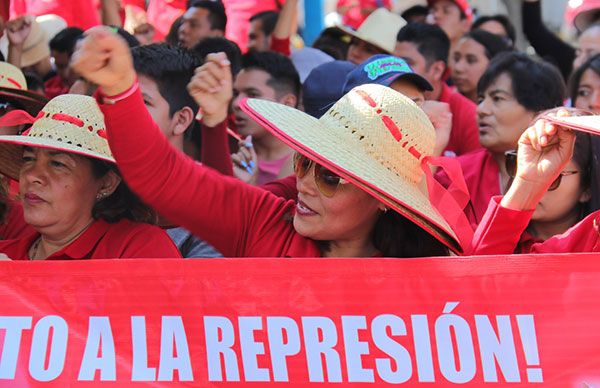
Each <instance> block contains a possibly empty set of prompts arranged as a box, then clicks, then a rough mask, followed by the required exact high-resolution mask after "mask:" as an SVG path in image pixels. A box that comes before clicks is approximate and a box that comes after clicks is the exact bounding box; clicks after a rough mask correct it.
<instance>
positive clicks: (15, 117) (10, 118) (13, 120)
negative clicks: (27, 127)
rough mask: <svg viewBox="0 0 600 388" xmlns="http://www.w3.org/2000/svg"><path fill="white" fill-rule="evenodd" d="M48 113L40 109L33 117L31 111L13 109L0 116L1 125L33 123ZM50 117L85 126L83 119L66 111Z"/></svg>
mask: <svg viewBox="0 0 600 388" xmlns="http://www.w3.org/2000/svg"><path fill="white" fill-rule="evenodd" d="M45 115H46V112H44V111H40V113H38V114H37V116H35V117H33V116H31V115H30V114H29V113H27V112H26V111H24V110H20V109H17V110H13V111H10V112H8V113H7V114H5V115H4V116H2V118H0V126H1V127H4V126H6V127H10V126H13V125H23V124H33V123H35V122H36V121H37V120H39V119H41V118H43V117H44V116H45ZM49 118H50V119H52V120H56V121H65V122H67V123H69V124H73V125H76V126H78V127H83V125H84V123H83V120H81V119H78V118H77V117H74V116H71V115H68V114H65V113H54V114H52V115H51V116H49Z"/></svg>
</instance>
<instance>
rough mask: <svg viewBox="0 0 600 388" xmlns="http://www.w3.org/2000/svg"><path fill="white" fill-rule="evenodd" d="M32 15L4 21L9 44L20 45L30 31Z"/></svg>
mask: <svg viewBox="0 0 600 388" xmlns="http://www.w3.org/2000/svg"><path fill="white" fill-rule="evenodd" d="M32 22H33V16H20V17H18V18H16V19H13V20H9V21H8V23H6V35H7V37H8V41H9V42H10V44H12V45H14V46H21V45H23V43H25V40H26V39H27V37H28V36H29V34H30V33H31V23H32Z"/></svg>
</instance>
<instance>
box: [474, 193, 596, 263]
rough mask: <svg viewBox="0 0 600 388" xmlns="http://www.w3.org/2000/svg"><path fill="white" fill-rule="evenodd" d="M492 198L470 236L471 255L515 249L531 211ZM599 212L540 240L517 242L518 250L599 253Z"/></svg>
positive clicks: (522, 251)
mask: <svg viewBox="0 0 600 388" xmlns="http://www.w3.org/2000/svg"><path fill="white" fill-rule="evenodd" d="M501 199H502V198H501V197H500V196H497V197H494V198H493V199H492V200H491V201H490V204H489V208H488V210H487V212H486V213H485V217H484V218H483V220H482V221H481V223H480V224H479V226H478V227H477V230H476V231H475V235H474V237H473V244H472V247H471V249H472V251H471V252H469V254H471V255H502V254H510V253H513V252H514V251H515V248H516V247H517V246H518V244H519V240H520V238H521V235H522V233H523V231H524V230H525V229H526V228H527V225H528V224H529V220H530V219H531V217H532V216H533V212H534V210H530V211H517V210H511V209H507V208H504V207H502V206H500V201H501ZM599 218H600V211H595V212H594V213H592V214H590V215H588V216H587V217H586V218H584V219H583V220H581V221H580V222H579V223H578V224H575V225H574V226H572V227H571V228H570V229H569V230H567V231H566V232H565V233H563V234H560V235H556V236H553V237H551V238H549V239H548V240H546V241H544V242H539V243H533V244H527V245H524V244H521V245H520V252H521V253H571V252H600V231H599V230H598V220H599Z"/></svg>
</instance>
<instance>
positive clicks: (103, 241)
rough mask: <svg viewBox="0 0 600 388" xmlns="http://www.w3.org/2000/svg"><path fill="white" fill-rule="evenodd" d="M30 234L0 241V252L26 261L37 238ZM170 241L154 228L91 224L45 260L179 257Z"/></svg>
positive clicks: (132, 224) (123, 222)
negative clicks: (20, 237) (73, 239)
mask: <svg viewBox="0 0 600 388" xmlns="http://www.w3.org/2000/svg"><path fill="white" fill-rule="evenodd" d="M39 236H40V235H39V233H37V232H35V231H34V232H33V233H30V234H29V235H28V236H26V237H23V238H22V239H20V240H7V241H0V252H2V253H4V254H6V255H7V256H8V257H10V258H11V259H13V260H29V249H30V248H31V245H32V244H33V242H34V241H35V240H36V239H37V238H38V237H39ZM180 257H181V255H180V254H179V251H178V250H177V247H176V246H175V244H173V241H171V239H170V238H169V236H168V235H167V233H165V232H164V231H163V230H162V229H161V228H159V227H158V226H153V225H148V224H141V223H136V222H133V221H129V220H121V221H119V222H116V223H114V224H110V223H108V222H106V221H103V220H97V221H96V222H94V223H93V224H92V225H91V226H90V227H89V228H88V229H87V230H86V231H85V232H84V233H83V234H82V235H81V236H79V237H78V238H77V239H76V240H75V241H73V242H72V243H71V244H69V245H67V246H66V247H65V248H63V249H62V250H60V251H58V252H56V253H54V254H52V255H51V256H49V257H48V258H47V259H46V260H71V259H74V260H78V259H120V258H180Z"/></svg>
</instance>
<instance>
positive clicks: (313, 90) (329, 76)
mask: <svg viewBox="0 0 600 388" xmlns="http://www.w3.org/2000/svg"><path fill="white" fill-rule="evenodd" d="M355 67H356V65H355V64H353V63H350V62H348V61H333V62H328V63H324V64H322V65H319V66H317V67H315V68H314V69H313V70H312V71H311V72H310V74H309V75H308V77H306V79H305V80H304V84H302V101H303V103H304V111H305V112H306V113H308V114H309V115H311V116H313V117H316V118H320V117H321V116H323V114H324V113H325V112H327V109H329V108H331V106H332V105H333V104H334V103H335V102H336V101H337V100H339V99H340V98H342V96H343V95H344V94H345V93H344V88H343V87H344V83H345V82H346V76H347V75H348V73H350V72H351V71H352V70H353V69H354V68H355Z"/></svg>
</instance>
